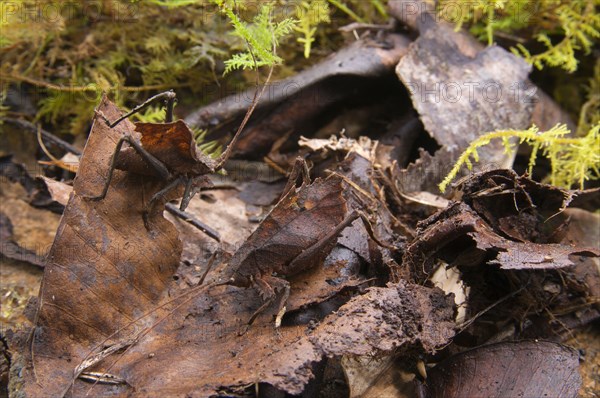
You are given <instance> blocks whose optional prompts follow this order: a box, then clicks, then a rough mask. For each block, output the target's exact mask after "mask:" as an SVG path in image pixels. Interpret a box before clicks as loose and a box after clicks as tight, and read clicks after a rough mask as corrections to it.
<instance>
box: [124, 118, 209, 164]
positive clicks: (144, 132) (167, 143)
mask: <svg viewBox="0 0 600 398" xmlns="http://www.w3.org/2000/svg"><path fill="white" fill-rule="evenodd" d="M135 131H136V132H138V133H140V135H141V137H140V142H141V143H142V146H143V147H144V149H146V150H147V151H148V152H150V153H151V154H152V155H154V156H155V157H156V158H157V159H159V160H160V161H162V162H163V163H164V164H166V165H168V167H169V169H170V170H172V171H174V172H175V173H182V174H184V173H195V174H207V173H208V172H210V170H211V166H213V167H214V164H215V162H214V160H212V158H210V157H208V156H206V155H205V154H203V153H202V151H199V150H198V148H197V146H196V142H195V141H194V135H193V133H192V130H190V128H189V127H188V125H187V124H185V122H184V121H183V120H177V121H175V122H172V123H136V124H135ZM138 159H139V161H140V162H143V160H142V159H141V157H139V155H138ZM124 170H130V167H128V166H126V167H125V168H124Z"/></svg>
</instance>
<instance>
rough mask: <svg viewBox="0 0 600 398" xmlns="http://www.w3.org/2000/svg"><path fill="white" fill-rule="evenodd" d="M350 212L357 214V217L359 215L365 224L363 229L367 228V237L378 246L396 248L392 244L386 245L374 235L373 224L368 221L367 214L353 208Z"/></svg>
mask: <svg viewBox="0 0 600 398" xmlns="http://www.w3.org/2000/svg"><path fill="white" fill-rule="evenodd" d="M352 213H355V214H357V217H360V219H361V220H362V222H363V224H364V225H365V229H366V230H367V233H368V234H369V237H370V238H371V239H373V241H374V242H375V243H377V244H378V245H379V246H381V247H385V248H386V249H390V250H396V249H397V248H396V247H394V246H392V245H388V244H386V243H383V242H382V241H381V239H379V238H378V237H377V236H375V231H374V230H373V226H372V225H371V222H370V221H369V219H368V218H367V215H366V214H365V213H363V212H362V211H360V210H354V211H353V212H352Z"/></svg>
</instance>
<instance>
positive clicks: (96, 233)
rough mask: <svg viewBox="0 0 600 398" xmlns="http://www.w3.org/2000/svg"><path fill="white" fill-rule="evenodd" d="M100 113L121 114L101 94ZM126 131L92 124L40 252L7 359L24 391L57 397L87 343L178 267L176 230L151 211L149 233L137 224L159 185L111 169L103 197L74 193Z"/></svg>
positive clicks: (136, 311) (94, 187) (139, 309)
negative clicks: (70, 187) (34, 284)
mask: <svg viewBox="0 0 600 398" xmlns="http://www.w3.org/2000/svg"><path fill="white" fill-rule="evenodd" d="M99 110H100V111H101V112H103V114H104V115H107V117H110V118H114V119H116V118H117V117H118V116H119V115H120V112H119V111H118V109H117V108H116V107H115V106H114V105H113V104H112V103H110V102H109V101H108V100H107V99H106V98H104V99H103V101H102V103H101V104H100V106H99ZM132 129H133V125H132V124H131V123H129V122H128V121H123V122H122V123H121V124H119V125H118V126H117V127H115V128H114V129H110V128H109V127H108V126H107V125H106V123H104V121H103V120H102V119H96V120H95V122H94V125H93V127H92V132H91V133H90V137H89V139H88V142H87V145H86V149H85V151H84V154H83V156H82V159H81V163H80V167H79V173H78V175H77V177H76V179H75V181H74V194H73V195H72V196H71V198H70V200H69V203H68V205H67V207H66V209H65V212H64V215H63V217H62V219H61V224H60V226H59V229H58V232H57V235H56V238H55V241H54V244H53V246H52V248H51V250H50V253H49V254H48V257H47V265H46V270H45V273H44V279H43V282H42V287H41V288H40V295H39V307H38V311H37V317H36V324H35V327H36V329H35V332H34V334H33V338H34V341H33V343H32V345H31V351H29V349H27V348H25V347H27V344H26V342H25V341H24V340H26V338H27V336H22V337H21V339H22V340H21V343H22V344H24V345H23V347H22V351H21V353H20V354H21V355H23V357H21V358H20V359H18V360H15V361H14V362H13V366H16V367H18V368H19V369H20V370H19V372H20V375H21V383H22V392H23V393H24V394H25V395H26V396H39V395H53V396H61V395H62V394H64V392H65V391H66V389H68V387H69V385H70V384H71V382H72V379H73V375H74V369H75V367H76V366H77V365H79V363H80V362H81V361H82V360H83V359H84V358H85V357H86V355H87V354H88V353H89V352H90V350H91V349H93V347H95V346H98V345H100V346H101V345H102V344H104V342H105V341H106V339H107V338H108V337H109V336H111V335H112V334H113V333H115V332H118V331H119V330H121V329H122V328H123V330H125V329H126V328H127V327H130V326H132V320H134V319H135V318H136V317H137V316H139V315H140V314H141V313H144V312H145V311H147V310H148V309H152V308H154V307H155V306H156V305H157V303H158V302H159V300H160V298H161V296H162V295H163V293H164V292H165V290H166V287H167V286H168V283H169V280H170V277H171V276H172V274H173V273H174V271H175V269H176V268H177V266H178V265H179V256H180V253H181V243H180V241H179V239H178V238H177V231H176V230H175V228H173V226H172V225H171V224H170V223H169V222H168V221H166V220H165V219H164V218H162V215H160V214H154V215H153V217H154V219H153V222H154V223H155V225H156V229H155V230H154V232H148V231H147V230H146V229H145V228H144V225H143V221H142V211H143V206H144V200H148V199H149V197H150V196H151V195H152V193H153V192H156V191H157V190H158V189H160V188H161V185H160V183H159V184H157V181H154V180H152V179H150V178H146V179H144V181H143V182H142V181H140V177H139V176H134V175H131V174H128V173H125V172H119V171H116V172H115V177H114V180H113V183H112V187H111V188H112V189H111V190H109V194H108V195H107V197H106V199H105V200H103V201H99V202H96V201H89V200H85V199H82V198H81V196H80V195H82V194H85V195H94V194H97V193H98V191H99V190H101V189H102V186H103V184H104V179H105V178H106V174H107V173H108V166H109V162H110V156H111V155H112V153H113V152H114V148H115V145H116V143H117V140H118V139H119V137H120V135H121V134H124V133H125V132H126V131H131V130H132ZM30 354H32V355H33V356H31V355H30ZM32 362H33V364H32ZM32 365H33V366H34V367H33V368H32V367H31V366H32ZM119 388H122V387H119Z"/></svg>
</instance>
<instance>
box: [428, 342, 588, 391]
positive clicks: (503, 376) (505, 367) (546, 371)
mask: <svg viewBox="0 0 600 398" xmlns="http://www.w3.org/2000/svg"><path fill="white" fill-rule="evenodd" d="M578 367H579V354H578V352H577V351H576V350H574V349H572V348H569V347H566V346H563V345H561V344H557V343H551V342H546V341H520V342H505V343H499V344H492V345H488V346H484V347H479V348H476V349H474V350H470V351H466V352H463V353H460V354H457V355H454V356H452V357H450V358H448V359H447V360H445V361H443V362H441V363H439V364H438V365H436V366H435V367H434V368H433V369H431V370H430V371H429V372H428V377H427V382H426V386H425V391H426V392H425V397H442V396H443V397H448V398H454V397H456V398H459V397H507V396H508V397H577V392H578V390H579V386H580V385H581V377H580V376H579V373H578V372H577V368H578Z"/></svg>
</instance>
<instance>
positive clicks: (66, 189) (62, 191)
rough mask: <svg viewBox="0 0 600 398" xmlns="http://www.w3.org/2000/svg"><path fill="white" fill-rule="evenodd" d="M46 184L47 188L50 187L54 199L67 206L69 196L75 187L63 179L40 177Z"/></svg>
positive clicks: (49, 190)
mask: <svg viewBox="0 0 600 398" xmlns="http://www.w3.org/2000/svg"><path fill="white" fill-rule="evenodd" d="M40 178H41V179H42V181H44V184H46V188H48V192H49V193H50V196H51V197H52V199H53V200H55V201H56V202H57V203H59V204H61V205H63V206H66V205H67V203H69V198H70V197H71V193H72V192H73V187H72V186H70V185H68V184H65V183H64V182H61V181H56V180H53V179H52V178H48V177H44V176H42V177H40Z"/></svg>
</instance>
